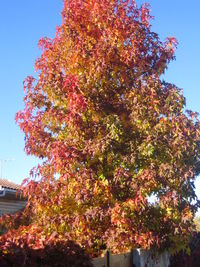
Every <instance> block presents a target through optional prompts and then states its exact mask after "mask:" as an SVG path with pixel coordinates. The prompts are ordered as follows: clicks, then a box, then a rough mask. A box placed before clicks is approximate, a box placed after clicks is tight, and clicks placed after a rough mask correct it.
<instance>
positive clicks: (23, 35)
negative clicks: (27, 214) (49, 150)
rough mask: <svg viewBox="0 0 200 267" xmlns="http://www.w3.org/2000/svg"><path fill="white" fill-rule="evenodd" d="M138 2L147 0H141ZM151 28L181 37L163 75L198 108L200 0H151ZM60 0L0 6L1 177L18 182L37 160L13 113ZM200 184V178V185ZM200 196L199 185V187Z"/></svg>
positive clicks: (24, 0) (56, 15)
mask: <svg viewBox="0 0 200 267" xmlns="http://www.w3.org/2000/svg"><path fill="white" fill-rule="evenodd" d="M136 2H137V3H138V4H140V3H143V2H145V1H142V0H137V1H136ZM149 2H150V4H151V6H152V14H153V15H154V16H155V19H154V20H153V21H152V25H153V30H154V31H155V32H157V33H159V35H160V38H161V40H164V39H165V37H167V36H175V37H176V38H177V39H178V41H179V46H178V49H177V51H176V61H174V62H173V63H171V64H170V65H169V68H168V71H167V72H166V75H165V79H166V80H167V81H168V82H173V83H175V84H176V85H177V86H179V87H180V88H182V89H183V92H184V95H185V97H186V99H187V108H188V109H192V110H194V111H198V112H199V113H200V102H199V100H200V89H199V78H200V67H199V64H200V16H199V10H200V1H199V0H191V1H187V0H176V1H174V0H168V1H159V0H149ZM62 5H63V4H62V0H34V1H27V0H20V1H16V0H9V1H8V0H1V9H0V38H1V42H0V92H1V98H0V122H1V131H0V159H12V158H14V160H13V161H8V162H5V163H3V170H2V171H3V177H5V178H9V179H11V180H13V181H15V182H17V183H20V182H21V181H22V180H23V179H24V178H26V177H27V176H28V175H29V171H30V169H31V168H32V167H33V166H34V165H35V164H36V162H37V160H36V159H34V158H32V157H28V156H26V155H25V153H24V135H23V133H22V132H20V130H19V128H18V126H17V125H15V122H14V117H15V113H16V112H17V111H18V110H20V109H22V108H23V100H22V99H23V86H22V82H23V80H24V78H25V77H26V76H27V75H34V68H33V67H34V61H35V59H36V58H37V57H38V56H39V54H40V53H39V51H38V47H37V43H38V40H39V39H40V38H41V37H43V36H48V37H54V35H55V29H56V26H57V25H59V24H60V23H61V15H60V11H61V9H62ZM198 187H199V188H200V183H199V185H198ZM197 191H198V194H199V196H200V190H198V188H197Z"/></svg>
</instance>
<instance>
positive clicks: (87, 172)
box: [0, 0, 200, 256]
mask: <svg viewBox="0 0 200 267" xmlns="http://www.w3.org/2000/svg"><path fill="white" fill-rule="evenodd" d="M62 17H63V21H62V24H61V26H59V27H58V28H57V33H56V37H55V38H54V39H49V38H43V39H42V40H40V41H39V47H40V49H41V50H42V54H41V57H40V58H38V59H37V60H36V63H35V69H36V71H37V74H38V77H37V78H33V77H27V78H26V80H25V82H24V89H25V98H24V102H25V107H24V110H23V111H20V112H18V113H17V115H16V120H17V122H18V123H19V126H20V128H21V129H22V131H23V132H24V133H25V149H26V152H27V154H29V155H34V156H37V157H39V158H40V159H42V160H43V161H42V164H40V165H39V166H38V167H37V168H35V169H34V170H32V173H31V174H32V176H31V179H29V180H25V181H24V189H23V190H24V195H25V196H27V197H28V205H27V207H26V209H25V211H24V213H22V214H21V215H20V216H19V215H16V217H17V216H18V217H17V219H16V220H15V221H14V222H13V219H12V218H4V219H3V221H4V222H5V221H10V227H11V228H13V227H14V228H18V226H19V225H24V226H20V227H21V228H20V229H24V230H23V231H24V233H25V232H26V233H28V232H29V228H30V229H33V227H34V229H35V228H36V229H38V230H37V231H35V230H34V236H35V235H37V232H38V233H39V234H38V236H37V238H36V237H34V238H33V239H32V240H33V242H32V241H30V240H31V237H30V238H29V239H27V241H26V244H27V246H32V247H34V248H36V249H38V248H40V247H42V246H43V245H44V242H47V243H48V240H49V239H50V241H51V240H52V238H54V239H58V240H73V241H74V242H75V243H77V244H79V245H80V246H81V247H83V248H84V249H85V250H86V251H87V252H88V253H89V254H90V255H91V256H97V255H101V253H102V252H103V251H104V250H105V249H106V248H108V249H111V250H112V251H113V252H122V251H127V250H128V249H130V248H134V247H142V248H149V247H153V246H156V247H158V248H160V249H163V248H170V249H171V251H175V250H180V249H184V248H185V245H186V243H187V241H188V239H189V234H190V231H191V230H192V228H193V217H194V214H195V211H196V209H197V206H198V201H197V198H196V195H195V192H194V179H195V177H196V176H197V175H198V174H199V151H200V146H199V144H200V143H199V140H200V139H199V137H200V125H199V121H198V117H197V114H196V113H194V112H191V111H188V112H185V98H184V96H183V94H182V91H181V90H180V89H179V88H177V87H176V86H175V85H174V84H170V83H167V82H166V81H164V80H163V76H162V74H164V72H165V70H166V68H167V66H168V63H169V62H170V61H171V60H173V59H174V51H175V48H176V46H177V41H176V39H175V38H173V37H168V38H167V39H166V41H164V42H162V41H161V40H160V39H159V37H158V35H157V34H156V33H154V32H152V30H151V25H150V20H151V15H150V7H149V5H148V4H145V5H142V6H141V7H137V5H136V3H135V2H134V1H128V0H85V1H82V0H68V1H67V0H66V1H64V8H63V11H62ZM152 195H153V196H156V202H155V203H152V202H151V201H150V200H149V197H151V196H152ZM27 218H28V219H27ZM20 232H21V230H20V231H19V230H12V235H9V238H10V239H9V240H11V241H12V240H13V238H16V236H18V235H19V236H20ZM14 233H16V236H15V234H14ZM31 233H32V231H30V235H31ZM7 235H8V234H7ZM14 240H16V239H14ZM24 240H25V238H23V242H22V243H23V244H24V242H25V241H24ZM34 240H35V241H34ZM43 241H44V242H43ZM14 242H15V241H14ZM31 242H32V243H31ZM51 242H52V241H51ZM1 246H4V243H2V245H0V247H1Z"/></svg>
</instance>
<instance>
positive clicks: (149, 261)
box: [92, 249, 169, 267]
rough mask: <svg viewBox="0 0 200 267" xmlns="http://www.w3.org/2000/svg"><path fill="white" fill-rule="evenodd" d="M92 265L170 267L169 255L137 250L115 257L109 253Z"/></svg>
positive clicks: (103, 266)
mask: <svg viewBox="0 0 200 267" xmlns="http://www.w3.org/2000/svg"><path fill="white" fill-rule="evenodd" d="M92 263H93V266H94V267H168V266H169V253H168V252H164V253H162V254H160V255H155V252H153V251H146V250H140V249H135V250H132V251H131V252H129V253H123V254H118V255H114V254H112V253H110V252H109V251H107V252H106V254H105V256H104V257H103V258H95V259H93V262H92Z"/></svg>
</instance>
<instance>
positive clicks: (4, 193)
mask: <svg viewBox="0 0 200 267" xmlns="http://www.w3.org/2000/svg"><path fill="white" fill-rule="evenodd" d="M19 188H20V186H19V185H18V184H15V183H13V182H12V181H10V180H7V179H0V216H1V215H3V214H12V213H15V212H17V211H19V210H22V209H23V208H24V207H25V205H26V200H25V199H23V198H22V197H21V196H20V194H19V193H18V192H17V191H18V189H19Z"/></svg>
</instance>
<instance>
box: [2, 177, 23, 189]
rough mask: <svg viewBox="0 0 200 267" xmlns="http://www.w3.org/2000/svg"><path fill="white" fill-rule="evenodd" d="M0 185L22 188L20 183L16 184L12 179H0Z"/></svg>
mask: <svg viewBox="0 0 200 267" xmlns="http://www.w3.org/2000/svg"><path fill="white" fill-rule="evenodd" d="M0 186H1V187H3V188H8V189H14V190H17V189H19V188H20V185H18V184H15V183H13V182H12V181H10V180H7V179H0Z"/></svg>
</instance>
